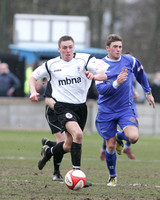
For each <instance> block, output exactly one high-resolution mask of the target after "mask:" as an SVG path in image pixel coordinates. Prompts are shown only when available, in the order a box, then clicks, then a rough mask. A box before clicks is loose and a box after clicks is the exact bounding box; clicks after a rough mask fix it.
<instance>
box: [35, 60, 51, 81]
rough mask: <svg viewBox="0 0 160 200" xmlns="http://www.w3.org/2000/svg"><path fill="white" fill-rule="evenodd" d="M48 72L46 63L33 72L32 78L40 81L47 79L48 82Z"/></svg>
mask: <svg viewBox="0 0 160 200" xmlns="http://www.w3.org/2000/svg"><path fill="white" fill-rule="evenodd" d="M48 75H49V74H48V71H47V69H46V67H45V63H43V64H42V65H41V66H39V67H38V68H36V69H35V70H34V71H33V72H32V76H33V77H34V78H35V79H36V80H38V79H40V78H47V80H48Z"/></svg>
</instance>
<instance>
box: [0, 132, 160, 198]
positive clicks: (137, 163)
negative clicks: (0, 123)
mask: <svg viewBox="0 0 160 200" xmlns="http://www.w3.org/2000/svg"><path fill="white" fill-rule="evenodd" d="M42 137H48V138H50V139H52V137H53V136H52V135H51V134H50V133H48V132H47V133H42V132H22V131H21V132H14V131H13V132H8V131H0V199H1V200H8V199H12V200H24V199H26V200H28V199H32V200H41V199H46V200H72V199H73V200H141V199H143V200H160V156H159V153H160V147H159V144H160V137H158V136H143V135H142V136H140V140H139V141H138V143H137V144H135V145H132V150H133V152H134V153H135V155H136V160H129V159H128V158H127V156H126V155H121V156H119V155H117V173H118V185H117V186H116V187H115V188H112V187H107V186H106V183H107V180H108V170H107V167H106V163H105V162H104V161H101V160H100V158H99V150H100V147H101V144H102V139H101V138H100V136H99V135H98V134H91V135H86V134H85V136H84V139H83V151H82V167H81V169H82V171H84V172H85V174H86V175H87V179H88V181H91V182H92V183H93V186H92V187H89V188H84V189H82V190H79V191H72V190H69V189H68V188H67V187H66V186H65V184H64V183H59V182H58V183H57V182H56V183H55V182H53V181H52V179H51V177H52V173H53V164H52V161H50V162H48V163H47V165H46V166H45V168H44V169H43V170H42V171H39V170H38V168H37V163H38V160H39V159H40V151H41V138H42ZM71 168H72V164H71V160H70V154H69V153H68V154H66V155H65V156H64V159H63V162H62V165H61V174H62V176H63V177H64V176H65V174H66V172H67V171H69V170H70V169H71Z"/></svg>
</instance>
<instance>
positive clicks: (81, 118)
mask: <svg viewBox="0 0 160 200" xmlns="http://www.w3.org/2000/svg"><path fill="white" fill-rule="evenodd" d="M54 110H55V113H56V114H57V116H58V121H59V122H60V123H61V127H62V129H63V130H66V129H65V124H66V122H68V121H76V122H77V123H78V124H79V126H80V128H81V129H82V131H83V129H84V127H85V124H86V120H87V106H86V103H83V104H69V103H63V102H56V103H55V105H54Z"/></svg>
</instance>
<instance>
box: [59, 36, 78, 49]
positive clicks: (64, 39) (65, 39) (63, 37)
mask: <svg viewBox="0 0 160 200" xmlns="http://www.w3.org/2000/svg"><path fill="white" fill-rule="evenodd" d="M68 40H71V41H72V42H73V44H74V40H73V38H72V37H71V36H68V35H64V36H62V37H61V38H60V39H59V40H58V47H60V45H61V42H63V41H68Z"/></svg>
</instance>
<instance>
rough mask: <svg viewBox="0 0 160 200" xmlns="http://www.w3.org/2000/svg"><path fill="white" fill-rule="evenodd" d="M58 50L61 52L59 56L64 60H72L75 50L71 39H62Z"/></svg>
mask: <svg viewBox="0 0 160 200" xmlns="http://www.w3.org/2000/svg"><path fill="white" fill-rule="evenodd" d="M58 51H59V53H60V54H61V58H62V59H63V60H64V61H67V62H69V61H71V60H72V58H73V56H74V52H75V48H74V43H73V42H72V41H71V40H68V41H62V42H61V44H60V47H59V48H58Z"/></svg>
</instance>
